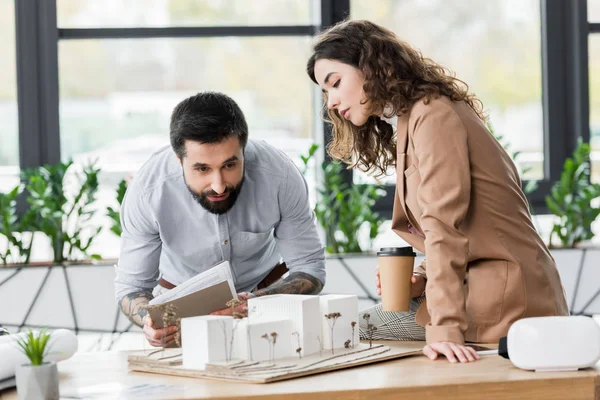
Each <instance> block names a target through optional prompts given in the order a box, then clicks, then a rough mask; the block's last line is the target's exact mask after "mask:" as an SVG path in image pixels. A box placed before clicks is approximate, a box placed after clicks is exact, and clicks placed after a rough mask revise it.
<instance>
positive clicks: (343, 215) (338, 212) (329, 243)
mask: <svg viewBox="0 0 600 400" xmlns="http://www.w3.org/2000/svg"><path fill="white" fill-rule="evenodd" d="M318 148H319V147H318V145H316V144H313V145H312V146H311V147H310V149H309V150H308V153H307V154H306V155H303V156H301V159H302V162H303V164H304V166H303V173H304V174H306V173H307V171H308V169H309V167H310V166H312V164H313V162H314V156H315V154H316V151H317V150H318ZM344 168H345V167H344V165H342V164H341V163H339V162H335V161H333V162H329V163H326V162H323V163H322V164H321V170H322V173H323V181H322V182H323V183H322V184H321V185H320V186H318V188H317V191H318V194H319V198H318V199H317V202H316V204H315V208H314V212H315V215H316V217H317V221H318V222H319V225H320V226H321V228H322V229H323V232H324V235H325V238H326V252H327V273H328V275H329V276H340V275H341V274H344V275H346V276H347V277H349V278H350V279H351V280H350V281H349V280H348V279H345V280H343V281H344V282H343V283H344V284H343V285H341V284H340V282H341V281H340V280H336V279H328V281H327V284H326V286H325V288H324V293H327V292H330V293H348V294H356V295H358V297H359V299H360V300H369V301H370V302H372V303H376V302H378V301H379V300H378V298H377V297H376V294H375V289H374V288H375V268H376V267H377V260H376V253H375V252H373V251H372V245H373V241H374V240H375V239H376V238H377V235H378V234H379V232H380V229H381V225H382V224H383V221H384V220H383V218H382V217H381V216H380V215H379V214H378V213H377V212H375V211H373V208H374V205H375V202H376V201H377V200H378V199H379V198H380V197H382V196H383V195H385V192H384V191H383V190H382V189H381V188H379V187H377V186H374V185H363V184H354V185H349V184H347V183H346V182H344V181H343V178H342V171H343V170H344ZM359 232H360V233H363V237H364V239H366V242H367V243H366V245H365V246H361V243H360V242H361V241H360V240H359V237H360V235H359ZM365 233H366V234H365ZM363 245H364V243H363ZM363 247H364V248H363ZM371 281H372V282H371ZM348 282H354V284H352V285H348V284H347V283H348ZM365 282H366V283H365ZM369 282H371V283H369Z"/></svg>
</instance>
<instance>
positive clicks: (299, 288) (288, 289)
mask: <svg viewBox="0 0 600 400" xmlns="http://www.w3.org/2000/svg"><path fill="white" fill-rule="evenodd" d="M321 290H323V283H321V281H320V280H319V279H317V278H315V277H314V276H312V275H309V274H306V273H304V272H291V273H290V274H289V275H288V276H287V278H284V279H280V280H278V281H277V282H275V283H274V284H272V285H271V286H269V287H267V288H264V289H260V290H257V291H256V292H254V293H253V294H254V295H255V296H266V295H269V294H283V293H285V294H319V293H320V292H321Z"/></svg>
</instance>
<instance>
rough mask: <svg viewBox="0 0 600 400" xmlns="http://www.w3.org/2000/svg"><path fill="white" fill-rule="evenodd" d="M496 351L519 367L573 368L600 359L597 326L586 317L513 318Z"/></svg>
mask: <svg viewBox="0 0 600 400" xmlns="http://www.w3.org/2000/svg"><path fill="white" fill-rule="evenodd" d="M498 354H500V355H501V356H503V357H505V358H509V359H510V361H512V363H513V364H514V365H515V366H517V367H519V368H522V369H527V370H535V371H575V370H577V369H580V368H588V367H593V366H594V365H596V363H597V362H598V360H600V326H598V324H597V323H596V322H595V321H594V320H593V319H592V318H589V317H582V316H576V317H537V318H524V319H521V320H518V321H517V322H515V323H514V324H513V325H512V326H511V327H510V329H509V330H508V335H507V336H506V337H503V338H502V339H500V343H499V345H498Z"/></svg>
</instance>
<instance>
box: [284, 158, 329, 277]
mask: <svg viewBox="0 0 600 400" xmlns="http://www.w3.org/2000/svg"><path fill="white" fill-rule="evenodd" d="M279 208H280V213H281V219H280V221H279V223H278V224H277V225H276V227H275V240H276V241H277V246H278V248H279V251H280V253H281V255H282V257H283V260H284V261H285V263H286V266H287V268H288V269H289V270H290V272H304V273H306V274H309V275H312V276H314V277H315V278H317V279H319V280H320V281H321V283H322V284H323V285H325V249H324V247H323V244H322V243H321V239H320V238H319V235H318V233H317V226H316V218H315V214H314V212H313V210H312V209H311V207H310V201H309V197H308V186H307V184H306V181H305V180H304V177H303V176H302V174H301V173H300V171H299V170H298V168H297V167H296V166H295V165H294V164H293V163H292V162H291V161H290V165H289V167H288V176H287V179H286V181H285V183H284V184H283V185H282V187H281V190H280V192H279Z"/></svg>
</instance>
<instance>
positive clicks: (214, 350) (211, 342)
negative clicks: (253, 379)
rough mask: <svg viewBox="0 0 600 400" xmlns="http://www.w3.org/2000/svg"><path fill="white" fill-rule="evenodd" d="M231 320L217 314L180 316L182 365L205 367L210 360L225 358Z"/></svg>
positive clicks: (227, 355) (195, 367)
mask: <svg viewBox="0 0 600 400" xmlns="http://www.w3.org/2000/svg"><path fill="white" fill-rule="evenodd" d="M232 321H233V318H232V317H229V316H219V315H203V316H201V317H190V318H182V319H181V342H182V347H183V349H182V350H183V351H182V359H183V367H184V368H190V369H205V368H206V364H208V363H210V362H214V361H223V360H227V359H228V358H229V354H228V351H229V350H228V349H229V347H228V345H229V339H230V338H231V327H232Z"/></svg>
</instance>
